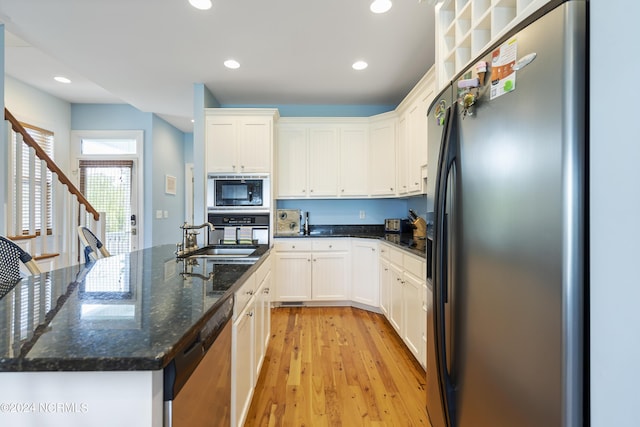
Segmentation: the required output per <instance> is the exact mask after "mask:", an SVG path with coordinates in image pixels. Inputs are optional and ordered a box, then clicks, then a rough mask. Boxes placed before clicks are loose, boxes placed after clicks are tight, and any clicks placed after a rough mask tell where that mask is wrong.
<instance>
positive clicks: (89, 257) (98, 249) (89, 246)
mask: <svg viewBox="0 0 640 427" xmlns="http://www.w3.org/2000/svg"><path fill="white" fill-rule="evenodd" d="M78 237H79V238H80V241H81V242H82V244H83V245H84V262H85V263H90V262H93V261H95V260H97V259H98V258H106V257H109V256H111V254H110V253H109V251H107V248H105V247H104V245H103V244H102V242H101V241H100V239H98V238H97V237H96V235H95V234H93V233H92V232H91V230H89V229H88V228H87V227H83V226H79V227H78Z"/></svg>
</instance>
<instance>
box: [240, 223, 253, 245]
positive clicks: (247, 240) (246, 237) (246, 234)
mask: <svg viewBox="0 0 640 427" xmlns="http://www.w3.org/2000/svg"><path fill="white" fill-rule="evenodd" d="M252 234H253V228H251V227H240V228H239V230H238V243H240V244H241V245H250V244H252V243H253V241H252V239H253V236H252Z"/></svg>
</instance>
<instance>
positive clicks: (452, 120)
mask: <svg viewBox="0 0 640 427" xmlns="http://www.w3.org/2000/svg"><path fill="white" fill-rule="evenodd" d="M457 111H458V110H457V104H456V103H454V104H453V105H452V106H451V107H449V108H448V109H447V113H446V117H445V131H444V132H443V137H442V144H441V148H440V158H439V164H438V176H437V182H436V195H435V221H434V228H435V229H434V245H435V249H434V266H433V272H434V279H435V280H434V284H435V286H434V304H433V310H434V325H435V337H434V341H435V350H436V361H435V363H436V366H437V370H438V373H439V375H438V378H439V381H438V382H439V388H440V393H441V396H442V400H443V404H444V411H445V417H446V420H447V425H448V426H454V425H455V419H454V414H455V409H454V408H455V401H454V385H453V381H452V377H451V373H450V372H449V371H448V368H447V349H446V342H445V340H446V330H447V325H446V318H445V305H446V304H447V303H448V302H449V292H448V289H447V288H448V286H447V284H448V276H447V271H448V265H449V260H448V256H447V254H448V239H449V230H448V227H447V218H446V196H445V195H446V193H447V190H448V178H449V173H450V172H451V170H452V167H453V165H454V163H455V161H456V157H457V139H458V135H457V132H458V131H457V124H456V122H457ZM454 194H455V193H454ZM454 220H455V219H454ZM450 332H451V331H450ZM452 339H453V338H452Z"/></svg>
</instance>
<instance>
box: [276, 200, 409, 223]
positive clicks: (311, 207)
mask: <svg viewBox="0 0 640 427" xmlns="http://www.w3.org/2000/svg"><path fill="white" fill-rule="evenodd" d="M277 208H278V209H300V210H302V211H304V212H309V224H311V225H364V224H384V219H385V218H405V217H406V216H407V212H408V211H407V201H406V200H403V199H340V200H309V199H300V200H278V202H277ZM360 211H364V214H365V218H363V219H361V218H360Z"/></svg>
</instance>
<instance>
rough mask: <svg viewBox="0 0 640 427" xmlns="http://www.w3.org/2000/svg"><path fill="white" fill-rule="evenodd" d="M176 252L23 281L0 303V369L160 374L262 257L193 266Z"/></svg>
mask: <svg viewBox="0 0 640 427" xmlns="http://www.w3.org/2000/svg"><path fill="white" fill-rule="evenodd" d="M174 251H175V245H164V246H158V247H153V248H148V249H143V250H139V251H135V252H132V253H129V254H123V255H116V256H112V257H109V258H104V259H101V260H98V261H97V262H95V263H93V264H92V265H91V266H90V267H87V266H85V265H79V266H72V267H68V268H63V269H59V270H55V271H52V272H49V273H43V274H41V275H38V276H31V277H28V278H25V279H23V280H22V281H20V282H19V283H18V284H17V285H16V286H15V287H14V288H13V289H12V290H10V291H9V292H8V293H6V294H5V295H4V297H2V298H1V299H0V372H2V371H4V372H7V371H113V370H118V371H126V370H157V369H162V368H164V367H165V366H166V365H167V364H168V363H169V362H170V361H171V360H172V359H173V357H174V356H175V354H176V353H177V351H179V350H180V349H181V347H182V346H184V345H185V344H186V343H188V342H190V340H192V339H193V338H194V337H196V336H197V334H198V333H199V332H200V330H201V329H202V328H203V326H204V325H205V323H206V322H207V320H209V319H210V318H211V316H212V315H213V314H214V313H216V311H217V309H218V308H219V307H221V306H222V305H223V303H225V302H228V301H229V298H233V293H234V291H235V290H236V289H237V288H238V287H239V286H241V285H242V284H243V283H244V281H245V280H246V278H248V277H249V276H250V275H251V274H252V273H253V272H254V271H255V269H256V268H257V266H258V265H259V264H260V263H261V262H262V261H263V260H264V258H260V259H259V260H258V261H257V262H256V263H254V264H235V263H228V264H225V263H214V262H209V261H204V260H199V263H198V264H197V265H185V260H183V259H180V260H177V259H176V256H175V254H174ZM267 251H268V248H267V247H266V245H263V247H261V248H260V251H259V254H260V255H263V254H265V253H266V252H267ZM183 272H187V273H190V274H186V275H185V274H182V273H183ZM211 273H213V274H211ZM225 306H228V304H225Z"/></svg>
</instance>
